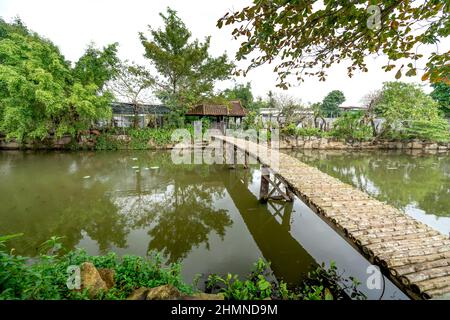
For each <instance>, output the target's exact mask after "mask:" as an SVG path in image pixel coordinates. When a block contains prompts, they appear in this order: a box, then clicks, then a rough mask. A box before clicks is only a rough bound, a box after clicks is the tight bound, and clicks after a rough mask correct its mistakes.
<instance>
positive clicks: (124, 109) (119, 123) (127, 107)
mask: <svg viewBox="0 0 450 320" xmlns="http://www.w3.org/2000/svg"><path fill="white" fill-rule="evenodd" d="M111 108H112V114H113V116H112V123H113V126H115V127H121V128H123V127H131V126H133V123H134V121H135V112H134V110H135V108H134V105H133V104H131V103H125V102H114V103H113V104H112V105H111ZM137 111H138V113H137V120H136V121H137V122H138V126H139V127H141V128H143V127H148V126H152V127H153V126H156V127H161V126H163V125H164V116H165V115H166V114H168V113H169V111H170V109H169V108H168V107H167V106H164V105H158V104H142V105H139V107H137ZM247 114H248V111H247V110H246V109H245V108H244V107H242V105H241V102H240V101H238V100H234V101H230V105H217V104H200V105H197V106H195V107H193V108H192V109H191V110H189V111H188V112H187V113H186V116H187V117H198V118H204V117H208V118H210V119H211V118H212V119H213V121H212V122H211V125H212V127H213V128H216V129H221V130H223V129H224V126H226V128H228V127H229V125H230V123H232V122H234V123H238V122H239V123H240V122H241V121H242V118H243V117H245V116H246V115H247Z"/></svg>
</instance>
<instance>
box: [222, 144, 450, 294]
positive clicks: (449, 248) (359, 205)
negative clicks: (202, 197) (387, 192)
mask: <svg viewBox="0 0 450 320" xmlns="http://www.w3.org/2000/svg"><path fill="white" fill-rule="evenodd" d="M214 139H216V140H219V141H220V142H223V143H224V144H225V145H226V148H225V150H226V153H225V155H224V156H225V157H226V159H227V160H230V159H231V160H232V166H233V167H235V165H236V164H237V163H238V160H237V159H238V156H237V155H236V154H237V153H238V152H239V153H240V154H241V156H240V158H244V163H243V164H244V167H247V166H248V163H249V162H248V159H249V158H250V157H252V158H256V159H257V160H258V161H259V162H260V163H261V164H262V174H261V182H260V186H261V189H260V190H261V191H260V200H262V201H267V199H270V197H271V195H272V193H273V191H274V190H275V191H278V193H279V194H280V196H281V197H282V198H284V199H286V200H292V199H293V195H294V194H295V195H296V196H297V197H298V198H299V199H301V200H302V201H303V202H304V203H305V204H306V205H308V206H309V207H310V208H311V209H312V210H313V211H314V212H315V213H316V214H317V215H318V216H319V217H320V218H321V219H322V220H323V221H325V222H326V223H327V224H328V225H329V226H330V227H331V228H333V230H334V231H336V232H337V233H338V234H339V235H341V236H342V237H343V238H344V239H345V240H346V241H347V242H348V243H350V244H351V245H352V246H353V247H354V248H355V249H357V250H358V251H359V253H361V254H362V255H363V256H364V257H365V258H366V259H367V260H368V261H369V262H371V263H373V264H375V265H377V266H379V267H380V268H381V270H382V272H383V274H384V275H385V276H387V277H388V278H389V279H390V280H391V281H393V282H394V283H395V284H396V285H397V286H398V287H399V288H400V289H402V290H403V291H404V292H405V293H406V294H407V295H408V296H410V297H411V298H413V299H430V298H433V297H440V296H448V295H450V240H449V239H448V238H447V237H446V236H444V235H443V234H440V233H439V232H437V231H436V230H433V229H432V228H431V227H429V226H427V225H425V224H423V223H421V222H419V221H417V220H415V219H413V218H412V217H410V216H408V215H406V214H405V213H404V212H401V211H400V210H398V209H396V208H394V207H392V206H389V205H387V204H385V203H383V202H380V201H378V200H376V199H373V198H372V197H370V196H369V195H368V194H366V193H364V192H362V191H360V190H358V189H356V188H354V187H352V186H350V185H348V184H345V183H343V182H341V181H339V180H338V179H335V178H333V177H331V176H329V175H327V174H325V173H323V172H321V171H320V170H318V169H316V168H313V167H310V166H308V165H306V164H304V163H302V162H301V161H300V160H298V159H295V158H293V157H291V156H289V155H286V154H283V153H280V152H278V151H277V150H275V149H270V148H267V147H265V146H264V145H262V144H257V143H255V142H252V141H246V140H244V139H237V138H234V137H226V136H214ZM242 154H244V156H242ZM272 177H273V178H272ZM270 185H271V186H272V187H273V189H272V191H269V187H270ZM281 185H284V188H285V191H283V190H282V189H283V187H282V186H281ZM255 240H256V239H255Z"/></svg>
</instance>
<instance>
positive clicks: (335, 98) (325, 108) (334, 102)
mask: <svg viewBox="0 0 450 320" xmlns="http://www.w3.org/2000/svg"><path fill="white" fill-rule="evenodd" d="M344 101H345V96H344V94H343V93H342V91H339V90H333V91H331V92H330V93H328V94H327V95H326V96H325V98H324V99H323V101H322V103H321V104H320V114H321V115H323V116H325V117H333V116H339V115H340V114H341V110H340V109H339V106H340V105H341V104H342V103H343V102H344Z"/></svg>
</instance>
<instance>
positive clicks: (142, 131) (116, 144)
mask: <svg viewBox="0 0 450 320" xmlns="http://www.w3.org/2000/svg"><path fill="white" fill-rule="evenodd" d="M172 133H173V130H172V129H163V128H139V129H135V128H124V129H120V130H119V129H117V130H113V131H110V132H104V133H102V134H101V135H100V136H99V137H97V141H96V145H95V149H96V150H120V149H132V150H147V149H152V148H154V147H155V146H156V147H162V146H165V145H167V144H170V143H171V142H172V141H171V138H172ZM117 135H125V136H128V137H129V139H130V140H129V141H123V140H119V139H117Z"/></svg>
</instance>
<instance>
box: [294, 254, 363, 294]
mask: <svg viewBox="0 0 450 320" xmlns="http://www.w3.org/2000/svg"><path fill="white" fill-rule="evenodd" d="M359 284H360V282H359V281H358V280H357V279H355V278H353V277H348V278H346V277H343V276H342V274H339V273H338V270H337V267H336V264H335V263H334V262H333V261H331V263H330V266H329V267H328V268H326V267H325V264H324V263H322V265H320V266H318V267H317V269H316V270H314V271H312V272H309V273H308V275H307V277H306V279H305V280H304V281H303V282H302V284H301V285H300V286H299V288H298V294H299V295H300V297H301V298H302V299H303V300H342V299H348V297H349V296H350V298H352V299H356V300H364V299H366V296H365V295H364V294H363V293H362V292H361V291H359V290H358V285H359Z"/></svg>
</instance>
